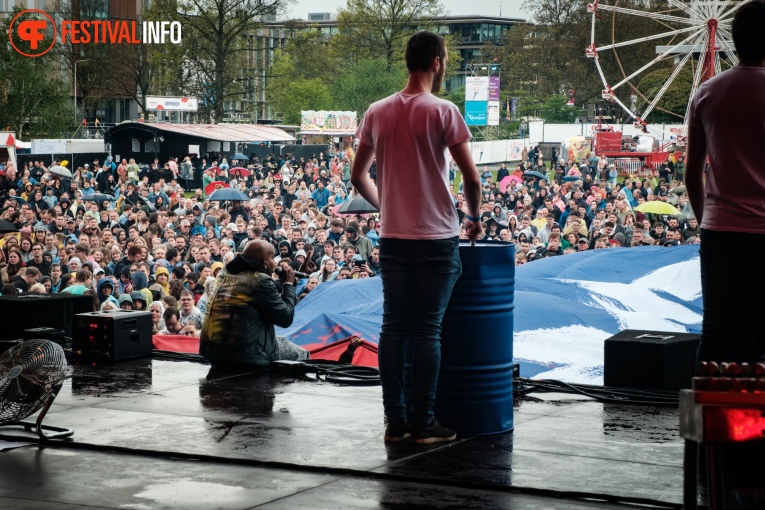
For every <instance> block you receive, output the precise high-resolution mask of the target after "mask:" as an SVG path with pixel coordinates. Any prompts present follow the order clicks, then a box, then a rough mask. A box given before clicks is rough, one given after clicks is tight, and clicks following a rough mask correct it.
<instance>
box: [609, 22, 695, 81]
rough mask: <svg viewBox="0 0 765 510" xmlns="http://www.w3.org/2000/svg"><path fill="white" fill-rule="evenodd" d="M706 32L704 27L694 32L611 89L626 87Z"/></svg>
mask: <svg viewBox="0 0 765 510" xmlns="http://www.w3.org/2000/svg"><path fill="white" fill-rule="evenodd" d="M705 32H706V28H705V27H702V28H700V29H698V30H697V31H696V32H694V33H693V34H691V35H689V36H688V37H686V38H685V39H683V40H682V41H680V42H679V43H677V44H675V45H674V46H669V47H668V48H667V49H665V50H664V51H663V52H661V53H660V54H659V56H657V57H656V58H655V59H653V60H651V61H650V62H648V63H647V64H646V65H644V66H643V67H641V68H640V69H638V70H637V71H635V72H634V73H632V74H631V75H629V76H627V77H625V78H624V79H623V80H622V81H620V82H619V83H617V84H616V85H614V86H613V87H611V88H612V89H613V90H616V89H618V88H619V87H621V86H622V85H624V84H625V83H627V82H629V81H630V80H632V78H634V77H635V76H637V75H639V74H640V73H642V72H643V71H645V70H646V69H648V68H650V67H651V66H653V65H655V64H656V63H657V62H660V61H662V60H663V59H665V58H666V57H667V55H669V54H671V53H672V52H673V51H675V50H676V49H677V48H679V47H680V46H683V45H684V44H686V43H687V42H688V41H690V40H693V41H696V40H697V39H698V38H699V34H702V35H703V34H704V33H705ZM692 49H693V46H692V47H691V50H692ZM692 52H693V51H690V52H689V53H692Z"/></svg>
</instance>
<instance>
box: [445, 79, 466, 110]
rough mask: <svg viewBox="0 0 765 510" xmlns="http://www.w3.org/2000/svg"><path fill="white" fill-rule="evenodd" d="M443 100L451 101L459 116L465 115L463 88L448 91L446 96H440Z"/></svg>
mask: <svg viewBox="0 0 765 510" xmlns="http://www.w3.org/2000/svg"><path fill="white" fill-rule="evenodd" d="M441 95H442V96H443V98H444V99H446V100H447V101H451V102H452V103H454V105H455V106H456V107H457V108H458V109H459V111H460V113H461V114H463V115H464V114H465V86H464V85H463V86H461V87H458V88H456V89H453V90H451V91H449V93H448V94H444V93H442V94H441Z"/></svg>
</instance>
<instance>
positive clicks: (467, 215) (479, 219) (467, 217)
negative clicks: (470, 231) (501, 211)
mask: <svg viewBox="0 0 765 510" xmlns="http://www.w3.org/2000/svg"><path fill="white" fill-rule="evenodd" d="M465 219H466V220H468V221H472V222H474V223H477V222H479V221H481V218H476V217H475V216H470V215H469V214H466V215H465Z"/></svg>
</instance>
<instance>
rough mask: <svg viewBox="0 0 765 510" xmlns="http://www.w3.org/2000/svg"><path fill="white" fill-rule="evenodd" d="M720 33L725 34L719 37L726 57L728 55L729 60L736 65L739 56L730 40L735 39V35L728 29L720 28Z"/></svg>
mask: <svg viewBox="0 0 765 510" xmlns="http://www.w3.org/2000/svg"><path fill="white" fill-rule="evenodd" d="M720 34H721V35H723V36H724V37H720V38H719V39H718V41H719V43H720V48H721V49H722V52H723V53H725V56H726V57H728V60H729V61H730V63H731V65H734V66H735V65H737V64H738V56H736V52H735V50H734V49H733V46H731V45H730V42H729V41H731V40H732V39H733V37H732V36H731V35H730V32H728V31H727V30H720Z"/></svg>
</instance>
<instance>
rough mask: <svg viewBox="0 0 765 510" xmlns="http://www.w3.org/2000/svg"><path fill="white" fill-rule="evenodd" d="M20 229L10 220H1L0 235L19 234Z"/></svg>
mask: <svg viewBox="0 0 765 510" xmlns="http://www.w3.org/2000/svg"><path fill="white" fill-rule="evenodd" d="M18 231H19V229H18V227H16V225H14V224H13V223H11V222H10V221H8V220H0V233H3V234H5V233H6V232H18Z"/></svg>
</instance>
